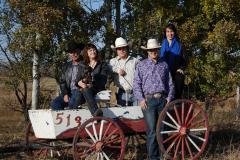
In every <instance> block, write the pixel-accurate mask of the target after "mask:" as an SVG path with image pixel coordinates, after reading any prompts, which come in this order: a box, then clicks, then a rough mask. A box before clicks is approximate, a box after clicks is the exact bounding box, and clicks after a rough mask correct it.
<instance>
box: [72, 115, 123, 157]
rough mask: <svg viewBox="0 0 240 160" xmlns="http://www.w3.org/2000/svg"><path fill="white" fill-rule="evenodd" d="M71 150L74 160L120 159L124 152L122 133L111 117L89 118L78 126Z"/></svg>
mask: <svg viewBox="0 0 240 160" xmlns="http://www.w3.org/2000/svg"><path fill="white" fill-rule="evenodd" d="M73 151H74V159H75V160H78V159H84V160H87V159H89V160H92V159H95V160H104V159H106V160H112V159H118V160H122V159H123V157H124V153H125V137H124V133H123V131H122V129H121V128H120V127H119V126H118V124H117V123H116V122H114V121H113V120H112V119H109V118H105V117H94V118H91V119H89V120H87V121H86V122H84V123H83V124H82V125H81V126H80V127H79V128H78V130H77V132H76V134H75V136H74V140H73Z"/></svg>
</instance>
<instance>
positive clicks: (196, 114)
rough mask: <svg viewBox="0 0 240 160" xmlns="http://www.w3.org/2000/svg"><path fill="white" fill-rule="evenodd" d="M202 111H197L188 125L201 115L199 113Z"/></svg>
mask: <svg viewBox="0 0 240 160" xmlns="http://www.w3.org/2000/svg"><path fill="white" fill-rule="evenodd" d="M200 112H201V110H199V111H198V112H197V113H195V114H194V115H193V116H192V118H191V119H190V120H189V121H188V122H187V123H186V124H187V126H189V124H191V123H192V122H193V120H194V119H195V118H196V117H197V116H198V115H199V113H200Z"/></svg>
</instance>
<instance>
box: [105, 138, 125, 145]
mask: <svg viewBox="0 0 240 160" xmlns="http://www.w3.org/2000/svg"><path fill="white" fill-rule="evenodd" d="M119 140H121V137H117V138H114V139H111V140H110V141H105V143H104V144H105V145H108V144H111V143H114V142H119Z"/></svg>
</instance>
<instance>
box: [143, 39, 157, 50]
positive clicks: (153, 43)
mask: <svg viewBox="0 0 240 160" xmlns="http://www.w3.org/2000/svg"><path fill="white" fill-rule="evenodd" d="M160 47H161V45H160V44H159V43H158V41H157V40H156V39H149V40H148V41H147V47H144V46H141V48H142V49H145V50H148V49H155V48H160Z"/></svg>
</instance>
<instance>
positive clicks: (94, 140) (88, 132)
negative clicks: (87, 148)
mask: <svg viewBox="0 0 240 160" xmlns="http://www.w3.org/2000/svg"><path fill="white" fill-rule="evenodd" d="M85 131H86V132H87V134H88V136H89V137H90V138H91V139H92V141H93V142H94V143H96V142H97V140H96V139H95V138H94V137H93V135H92V133H91V132H90V131H89V130H88V129H87V128H85Z"/></svg>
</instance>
